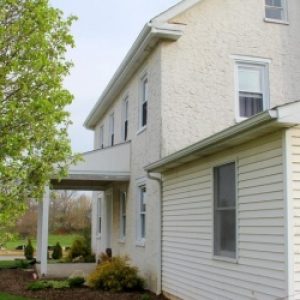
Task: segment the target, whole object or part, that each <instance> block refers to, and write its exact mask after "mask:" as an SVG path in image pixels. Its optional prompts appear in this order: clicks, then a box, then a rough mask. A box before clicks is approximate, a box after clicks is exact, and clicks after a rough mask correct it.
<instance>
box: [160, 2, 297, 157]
mask: <svg viewBox="0 0 300 300" xmlns="http://www.w3.org/2000/svg"><path fill="white" fill-rule="evenodd" d="M288 4H289V11H288V12H289V22H290V24H289V25H284V24H274V23H266V22H265V21H264V1H263V0H251V1H249V0H230V1H229V0H227V1H224V0H209V1H207V0H204V1H202V2H201V3H200V4H198V5H196V6H194V7H193V8H191V9H190V10H188V11H187V12H185V13H184V14H182V15H181V16H178V17H176V18H175V19H174V20H173V21H174V22H177V23H183V24H186V29H185V33H184V35H183V36H182V37H181V38H180V39H179V40H178V41H177V42H176V43H167V42H165V43H164V44H163V47H162V112H163V126H162V131H163V146H162V151H163V152H162V153H163V156H165V155H168V154H170V153H172V152H175V151H176V150H179V149H181V148H183V147H185V146H187V145H190V144H192V143H194V142H197V141H198V140H201V139H203V138H205V137H207V136H209V135H212V134H213V133H216V132H218V131H220V130H222V129H224V128H225V127H228V126H231V125H234V124H235V94H234V91H235V82H234V60H233V58H231V55H244V56H253V57H258V58H267V59H270V60H271V64H270V106H271V107H273V106H276V105H279V104H282V103H284V102H288V101H294V100H299V99H300V85H299V84H298V83H299V81H300V51H299V49H300V34H299V28H300V18H299V16H300V1H299V0H290V1H288Z"/></svg>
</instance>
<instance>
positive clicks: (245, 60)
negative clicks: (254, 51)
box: [231, 55, 271, 122]
mask: <svg viewBox="0 0 300 300" xmlns="http://www.w3.org/2000/svg"><path fill="white" fill-rule="evenodd" d="M231 58H233V59H234V85H235V87H234V89H235V120H236V122H242V121H244V120H247V118H244V117H241V116H240V100H239V66H241V65H244V66H257V67H260V68H262V70H263V78H262V80H263V110H267V109H269V108H270V81H269V69H270V68H269V66H270V63H271V60H270V59H264V58H254V57H247V56H239V55H232V56H231Z"/></svg>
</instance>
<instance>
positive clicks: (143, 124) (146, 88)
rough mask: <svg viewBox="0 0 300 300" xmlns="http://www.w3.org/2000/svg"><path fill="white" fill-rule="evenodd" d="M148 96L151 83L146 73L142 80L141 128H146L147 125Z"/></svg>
mask: <svg viewBox="0 0 300 300" xmlns="http://www.w3.org/2000/svg"><path fill="white" fill-rule="evenodd" d="M148 97H149V83H148V77H147V76H146V75H145V76H144V77H143V78H142V80H141V100H140V128H144V127H146V126H147V121H148Z"/></svg>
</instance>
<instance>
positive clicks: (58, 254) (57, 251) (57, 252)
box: [52, 242, 63, 259]
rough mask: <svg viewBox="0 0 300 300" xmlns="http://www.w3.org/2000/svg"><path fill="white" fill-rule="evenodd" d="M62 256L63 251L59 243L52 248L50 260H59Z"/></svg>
mask: <svg viewBox="0 0 300 300" xmlns="http://www.w3.org/2000/svg"><path fill="white" fill-rule="evenodd" d="M62 256H63V250H62V247H61V245H60V243H59V242H57V243H56V245H55V246H54V248H53V252H52V258H53V259H61V258H62Z"/></svg>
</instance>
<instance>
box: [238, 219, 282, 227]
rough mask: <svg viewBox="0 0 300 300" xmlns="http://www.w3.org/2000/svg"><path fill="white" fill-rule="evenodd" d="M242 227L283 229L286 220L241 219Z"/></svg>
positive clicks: (240, 224)
mask: <svg viewBox="0 0 300 300" xmlns="http://www.w3.org/2000/svg"><path fill="white" fill-rule="evenodd" d="M239 226H240V227H244V226H245V227H249V226H252V227H269V226H272V227H283V226H284V219H283V218H269V219H265V218H261V219H255V220H253V219H240V220H239Z"/></svg>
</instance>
